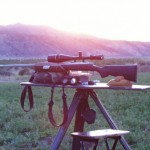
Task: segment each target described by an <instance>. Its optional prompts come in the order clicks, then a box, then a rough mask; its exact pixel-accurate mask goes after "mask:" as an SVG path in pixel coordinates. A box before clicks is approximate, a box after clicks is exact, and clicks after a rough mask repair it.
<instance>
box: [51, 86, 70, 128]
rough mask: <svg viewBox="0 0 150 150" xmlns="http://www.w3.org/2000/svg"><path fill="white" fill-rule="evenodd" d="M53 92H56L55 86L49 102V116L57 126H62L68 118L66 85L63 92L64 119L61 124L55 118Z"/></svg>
mask: <svg viewBox="0 0 150 150" xmlns="http://www.w3.org/2000/svg"><path fill="white" fill-rule="evenodd" d="M53 94H54V87H52V89H51V99H50V101H49V103H48V106H49V108H48V117H49V120H50V122H51V123H52V125H53V126H55V127H60V126H62V125H64V124H65V123H66V121H67V119H68V107H67V101H66V99H67V97H66V94H65V92H64V87H63V94H62V100H63V114H64V118H63V120H62V123H60V124H57V123H56V121H55V119H54V115H53V105H54V102H53Z"/></svg>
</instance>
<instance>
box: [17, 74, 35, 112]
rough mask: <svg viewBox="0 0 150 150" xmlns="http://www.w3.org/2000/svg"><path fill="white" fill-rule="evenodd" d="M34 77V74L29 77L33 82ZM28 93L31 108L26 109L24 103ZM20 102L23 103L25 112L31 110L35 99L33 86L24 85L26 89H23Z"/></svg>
mask: <svg viewBox="0 0 150 150" xmlns="http://www.w3.org/2000/svg"><path fill="white" fill-rule="evenodd" d="M33 79H34V74H33V75H32V76H31V78H30V79H29V82H32V81H33ZM27 93H28V97H29V109H25V107H24V103H25V100H26V94H27ZM20 104H21V107H22V109H23V110H24V111H25V112H28V111H30V110H31V109H32V108H33V104H34V100H33V93H32V88H31V86H29V85H26V86H25V87H24V89H23V90H22V93H21V97H20Z"/></svg>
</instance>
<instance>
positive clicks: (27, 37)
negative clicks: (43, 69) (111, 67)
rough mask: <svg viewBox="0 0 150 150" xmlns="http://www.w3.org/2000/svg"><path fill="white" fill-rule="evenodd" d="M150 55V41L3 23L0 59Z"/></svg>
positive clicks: (0, 39)
mask: <svg viewBox="0 0 150 150" xmlns="http://www.w3.org/2000/svg"><path fill="white" fill-rule="evenodd" d="M78 51H82V52H83V54H85V55H90V54H94V55H96V54H103V55H104V56H105V57H122V58H123V57H150V42H139V41H123V40H118V41H117V40H108V39H102V38H97V37H94V36H90V35H81V34H71V33H67V32H63V31H59V30H56V29H54V28H51V27H46V26H33V25H32V26H31V25H23V24H15V25H9V26H0V54H1V55H0V59H8V58H9V59H17V58H45V57H47V56H48V55H51V54H60V53H63V54H68V55H76V54H77V52H78Z"/></svg>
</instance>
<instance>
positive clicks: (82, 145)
mask: <svg viewBox="0 0 150 150" xmlns="http://www.w3.org/2000/svg"><path fill="white" fill-rule="evenodd" d="M81 147H82V150H84V144H83V141H81Z"/></svg>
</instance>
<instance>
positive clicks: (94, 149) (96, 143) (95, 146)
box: [93, 140, 98, 150]
mask: <svg viewBox="0 0 150 150" xmlns="http://www.w3.org/2000/svg"><path fill="white" fill-rule="evenodd" d="M97 145H98V140H97V141H96V142H95V145H94V147H93V150H96V148H97Z"/></svg>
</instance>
